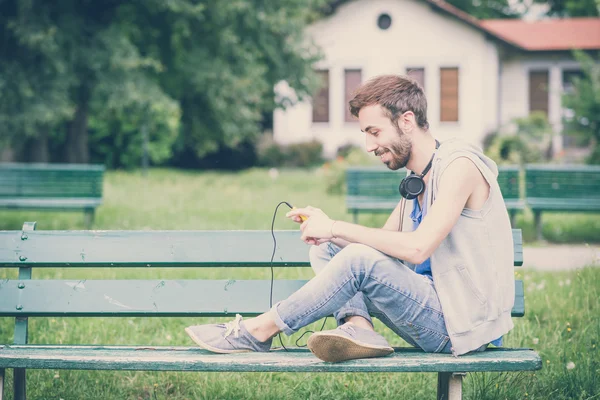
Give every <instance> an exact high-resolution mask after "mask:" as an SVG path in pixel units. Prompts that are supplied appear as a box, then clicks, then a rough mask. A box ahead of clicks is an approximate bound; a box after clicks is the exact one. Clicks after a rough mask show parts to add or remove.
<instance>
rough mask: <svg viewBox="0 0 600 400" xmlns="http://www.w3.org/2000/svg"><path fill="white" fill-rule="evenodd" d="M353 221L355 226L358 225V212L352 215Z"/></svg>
mask: <svg viewBox="0 0 600 400" xmlns="http://www.w3.org/2000/svg"><path fill="white" fill-rule="evenodd" d="M352 220H353V221H354V223H355V224H358V211H354V212H353V213H352Z"/></svg>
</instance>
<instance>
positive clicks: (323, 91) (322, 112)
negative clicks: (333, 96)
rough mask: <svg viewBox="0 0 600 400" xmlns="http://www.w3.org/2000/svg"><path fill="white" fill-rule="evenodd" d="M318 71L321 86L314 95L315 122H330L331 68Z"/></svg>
mask: <svg viewBox="0 0 600 400" xmlns="http://www.w3.org/2000/svg"><path fill="white" fill-rule="evenodd" d="M316 72H317V75H318V76H319V78H320V79H321V86H320V88H319V89H318V90H317V93H316V95H315V96H314V97H313V122H329V70H321V71H316Z"/></svg>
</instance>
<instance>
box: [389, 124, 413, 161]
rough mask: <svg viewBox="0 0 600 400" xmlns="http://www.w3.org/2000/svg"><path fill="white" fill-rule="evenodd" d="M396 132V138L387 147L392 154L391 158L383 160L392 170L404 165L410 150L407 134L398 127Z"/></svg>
mask: <svg viewBox="0 0 600 400" xmlns="http://www.w3.org/2000/svg"><path fill="white" fill-rule="evenodd" d="M398 134H399V137H398V140H397V141H396V142H395V143H392V144H391V145H390V147H388V148H387V150H388V151H389V152H390V153H391V155H392V159H391V160H390V161H386V162H385V165H387V167H388V168H389V169H391V170H393V171H396V170H398V169H400V168H404V167H406V164H408V160H410V155H411V152H412V142H411V140H410V139H409V138H408V136H407V135H406V134H404V133H403V132H402V131H401V130H400V129H398Z"/></svg>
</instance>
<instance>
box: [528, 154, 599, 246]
mask: <svg viewBox="0 0 600 400" xmlns="http://www.w3.org/2000/svg"><path fill="white" fill-rule="evenodd" d="M525 202H526V203H527V206H528V207H529V208H531V210H532V211H533V215H534V220H535V227H536V233H537V238H538V239H542V212H543V211H572V212H599V211H600V166H591V165H552V164H544V165H536V164H527V165H526V166H525Z"/></svg>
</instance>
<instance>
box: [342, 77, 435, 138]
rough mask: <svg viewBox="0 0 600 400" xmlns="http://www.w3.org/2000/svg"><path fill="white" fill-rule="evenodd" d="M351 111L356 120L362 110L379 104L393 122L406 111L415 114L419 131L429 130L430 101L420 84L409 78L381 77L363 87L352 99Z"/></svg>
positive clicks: (395, 122) (395, 123) (396, 121)
mask: <svg viewBox="0 0 600 400" xmlns="http://www.w3.org/2000/svg"><path fill="white" fill-rule="evenodd" d="M349 104H350V112H351V113H352V115H354V116H355V117H358V113H359V112H360V110H361V109H362V108H363V107H367V106H372V105H375V104H378V105H380V106H381V107H383V109H384V110H385V113H386V115H387V116H388V117H389V118H390V120H391V121H392V123H393V124H394V125H396V127H398V118H399V117H400V116H401V115H402V114H404V113H405V112H407V111H412V112H413V113H414V114H415V119H416V121H417V125H418V126H419V128H421V129H423V130H428V129H429V122H427V99H426V98H425V93H423V89H422V88H421V86H419V84H418V83H417V82H416V81H415V80H414V79H411V78H409V77H408V76H401V75H381V76H377V77H375V78H373V79H371V80H369V81H367V82H366V83H365V84H363V85H361V86H360V87H359V88H358V89H357V90H356V91H355V92H354V94H353V97H352V100H350V103H349Z"/></svg>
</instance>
